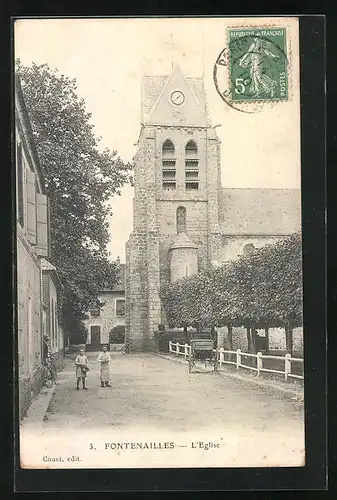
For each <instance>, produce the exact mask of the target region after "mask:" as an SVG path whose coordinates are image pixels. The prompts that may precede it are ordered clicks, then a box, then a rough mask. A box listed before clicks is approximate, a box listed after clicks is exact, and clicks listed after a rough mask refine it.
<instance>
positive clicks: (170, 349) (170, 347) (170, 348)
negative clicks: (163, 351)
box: [169, 340, 172, 354]
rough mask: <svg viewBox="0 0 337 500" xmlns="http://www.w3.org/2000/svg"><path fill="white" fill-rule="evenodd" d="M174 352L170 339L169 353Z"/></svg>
mask: <svg viewBox="0 0 337 500" xmlns="http://www.w3.org/2000/svg"><path fill="white" fill-rule="evenodd" d="M171 353H172V341H171V340H169V354H171Z"/></svg>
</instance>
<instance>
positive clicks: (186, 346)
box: [185, 343, 188, 360]
mask: <svg viewBox="0 0 337 500" xmlns="http://www.w3.org/2000/svg"><path fill="white" fill-rule="evenodd" d="M187 348H188V344H187V343H185V360H186V358H187Z"/></svg>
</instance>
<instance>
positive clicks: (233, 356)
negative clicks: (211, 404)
mask: <svg viewBox="0 0 337 500" xmlns="http://www.w3.org/2000/svg"><path fill="white" fill-rule="evenodd" d="M190 350H191V346H190V345H189V344H179V343H178V342H176V343H174V342H172V341H170V342H169V353H170V354H175V355H177V356H184V358H185V359H188V356H189V355H190ZM213 352H214V353H215V354H216V356H217V359H218V367H219V368H220V369H221V367H222V365H226V364H228V365H234V366H236V369H237V370H238V369H239V368H244V369H247V370H252V371H255V372H256V373H257V375H260V373H262V372H265V373H276V374H279V375H283V376H284V378H285V380H288V379H290V378H295V379H300V380H303V359H302V358H293V357H292V356H291V354H286V355H285V356H272V355H269V354H262V353H261V352H258V353H257V354H251V353H247V352H242V351H241V350H240V349H237V350H236V351H228V350H226V349H224V348H223V347H221V348H220V349H214V351H213ZM249 361H250V362H249ZM273 362H274V364H276V365H280V364H281V365H282V367H283V368H284V369H283V370H280V369H274V368H271V367H270V366H271V365H272V364H273ZM267 366H269V368H268V367H267ZM294 368H295V369H294ZM295 371H299V372H300V373H294V372H295Z"/></svg>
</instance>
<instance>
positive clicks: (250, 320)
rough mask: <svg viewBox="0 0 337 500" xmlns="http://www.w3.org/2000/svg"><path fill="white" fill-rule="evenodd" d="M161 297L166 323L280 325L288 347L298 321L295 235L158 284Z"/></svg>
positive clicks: (299, 269) (299, 274)
mask: <svg viewBox="0 0 337 500" xmlns="http://www.w3.org/2000/svg"><path fill="white" fill-rule="evenodd" d="M161 299H162V302H163V305H164V309H165V313H166V317H167V321H168V324H169V325H170V327H187V326H192V327H196V326H198V325H199V326H204V327H208V328H209V327H221V326H227V327H228V328H229V332H231V328H232V327H233V326H243V327H245V328H247V330H248V331H250V332H252V331H253V332H254V330H256V329H260V328H263V329H268V328H272V327H281V328H285V330H286V334H287V337H286V338H287V347H289V349H291V344H292V330H293V329H294V328H296V327H298V326H301V325H302V244H301V236H300V234H294V235H292V236H291V237H288V238H287V239H284V240H281V241H279V242H277V243H275V244H273V245H267V246H265V247H263V248H261V249H258V250H254V251H253V252H251V253H249V254H248V255H243V256H241V257H240V258H239V259H237V260H236V261H233V262H229V263H227V264H225V265H224V266H223V267H220V268H211V269H210V270H206V271H203V272H200V273H198V274H195V275H194V276H191V277H188V278H182V279H180V280H178V281H176V282H174V283H171V284H169V285H167V286H166V287H164V288H163V290H162V292H161Z"/></svg>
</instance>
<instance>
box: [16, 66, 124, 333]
mask: <svg viewBox="0 0 337 500" xmlns="http://www.w3.org/2000/svg"><path fill="white" fill-rule="evenodd" d="M16 73H17V75H18V76H19V77H20V81H21V87H22V91H23V95H24V98H25V103H26V107H27V110H28V113H29V116H30V120H31V124H32V130H33V134H34V138H35V142H36V147H37V151H38V154H39V158H40V163H41V167H42V171H43V174H44V178H45V185H46V192H47V193H46V194H47V196H48V198H49V201H50V209H51V218H50V219H51V257H50V259H51V262H52V263H53V264H54V265H55V266H56V268H57V270H58V273H59V276H60V278H61V282H62V284H63V287H62V292H61V300H60V308H61V314H60V318H61V320H62V323H63V327H64V329H65V330H66V331H67V332H68V333H69V334H70V336H71V340H72V341H73V342H75V343H76V342H81V341H83V338H85V337H86V331H85V328H84V324H83V319H84V317H85V316H84V314H85V311H86V310H88V309H89V308H90V307H91V306H93V305H97V303H98V293H99V291H100V290H101V289H102V287H105V286H111V285H113V283H114V282H115V280H116V274H117V269H116V266H115V265H114V263H111V262H110V260H109V254H108V252H107V244H108V242H109V224H108V217H109V216H110V215H111V207H110V206H109V200H110V199H111V197H113V196H115V195H118V194H120V189H121V187H122V186H123V185H124V184H125V183H127V182H129V181H130V180H131V178H130V173H131V169H132V165H131V164H129V163H124V162H123V161H122V160H121V159H120V157H119V156H118V154H117V152H116V151H110V150H109V149H107V148H106V149H102V148H100V144H99V143H100V138H99V137H97V136H96V135H95V134H94V130H93V128H94V126H93V125H92V123H91V122H90V119H91V114H90V113H89V112H88V111H87V109H86V105H85V102H84V100H83V99H81V98H79V97H78V95H77V85H76V80H71V79H70V78H68V77H66V76H64V75H62V74H60V73H59V72H58V71H57V70H54V69H51V68H50V67H49V66H48V65H47V64H41V65H36V64H34V63H33V64H32V66H29V67H28V66H24V65H23V64H21V62H20V61H19V60H17V61H16Z"/></svg>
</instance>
